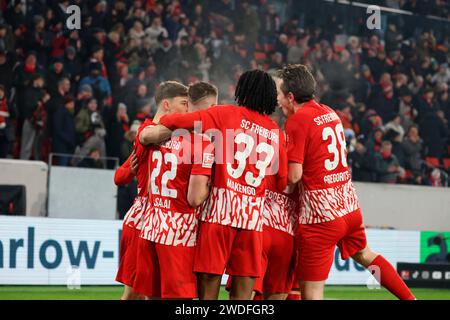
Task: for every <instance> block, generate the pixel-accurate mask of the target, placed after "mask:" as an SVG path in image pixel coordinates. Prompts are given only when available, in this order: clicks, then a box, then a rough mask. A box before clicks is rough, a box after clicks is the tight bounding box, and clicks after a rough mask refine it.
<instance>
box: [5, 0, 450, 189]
mask: <svg viewBox="0 0 450 320" xmlns="http://www.w3.org/2000/svg"><path fill="white" fill-rule="evenodd" d="M425 3H426V4H425ZM80 4H81V5H80V7H81V9H82V28H81V30H67V29H65V23H64V20H65V19H66V13H65V9H66V8H67V6H68V5H70V2H69V1H62V2H58V3H55V4H54V3H53V2H44V1H34V2H27V3H26V5H24V2H23V1H20V0H17V1H8V2H7V3H6V6H5V8H2V9H1V10H3V11H2V14H1V16H0V84H1V85H3V86H4V87H5V93H6V97H7V105H8V109H9V113H10V117H9V118H8V121H7V122H8V128H9V129H8V136H9V138H8V141H9V147H8V149H9V150H10V153H11V155H12V156H13V157H15V158H19V157H20V145H19V144H18V143H15V144H11V142H12V141H13V140H16V141H20V140H21V136H22V132H23V128H22V127H23V124H24V121H25V112H24V111H25V108H26V107H25V98H24V97H25V90H28V89H30V87H31V80H32V79H33V77H34V75H36V74H38V73H39V74H42V75H43V76H44V77H45V79H46V90H47V91H48V93H49V95H50V96H51V99H50V101H48V102H47V103H46V111H47V112H48V122H49V124H48V131H49V133H48V134H47V135H48V138H51V137H52V134H51V130H52V126H53V125H52V123H51V122H52V120H53V116H52V114H53V113H54V112H55V111H56V110H57V107H62V106H63V102H62V101H63V99H64V97H65V96H66V95H67V94H69V93H71V94H74V95H76V93H77V92H79V93H81V92H83V94H78V95H76V108H75V114H77V113H78V112H79V111H80V110H82V109H83V108H84V107H85V106H86V104H87V101H88V99H90V98H92V97H93V98H95V99H96V100H97V102H98V110H99V112H100V114H101V115H102V118H103V121H104V125H105V128H106V129H107V135H106V137H105V141H106V145H107V148H106V153H107V155H108V156H112V157H118V158H120V157H121V155H120V154H121V152H120V146H121V145H122V142H123V135H124V134H125V132H126V131H128V129H124V128H129V126H130V125H131V124H132V122H133V120H134V119H136V116H137V114H139V113H140V112H141V111H143V113H148V112H147V110H148V106H149V104H151V103H152V100H151V99H152V97H153V96H154V92H155V89H156V87H157V85H158V83H160V82H161V81H163V80H177V79H178V80H180V81H184V82H186V84H189V83H191V82H196V81H207V82H211V83H214V84H216V85H217V86H218V87H219V90H220V93H221V94H220V96H221V100H222V101H221V102H232V101H233V99H234V96H233V93H234V86H235V83H236V80H237V79H238V78H239V76H240V74H242V71H243V70H246V69H249V68H259V69H263V70H265V71H268V70H270V69H274V68H278V67H279V66H280V65H283V64H285V63H287V62H289V63H303V64H305V65H307V66H309V67H310V68H311V69H312V72H313V74H314V76H315V77H316V79H317V81H318V92H317V98H318V99H319V100H320V101H322V102H323V103H325V104H328V105H331V106H334V107H335V108H336V109H338V111H339V112H343V113H346V116H345V117H346V118H347V120H348V119H350V118H349V117H348V115H349V114H348V108H350V113H351V118H352V120H350V121H344V122H346V128H347V129H352V130H353V131H354V132H355V133H356V137H357V138H358V141H360V142H361V143H362V144H363V145H364V146H365V148H366V149H367V152H366V153H367V154H368V155H373V150H372V149H373V147H375V145H370V143H372V142H373V141H372V142H370V143H369V144H367V143H368V142H367V141H368V140H373V138H371V137H372V136H373V134H374V131H375V130H376V129H377V128H379V127H383V124H384V125H385V126H384V130H385V131H384V132H388V131H389V129H394V130H395V131H397V132H399V133H400V137H398V138H397V139H401V136H402V132H401V129H400V126H401V127H402V128H403V130H404V131H408V130H409V128H410V127H411V126H419V127H420V129H421V135H422V138H423V144H422V145H421V146H422V155H421V157H420V158H421V160H422V161H423V160H424V159H425V157H426V156H432V157H438V160H439V161H440V162H441V163H443V161H444V160H445V159H446V158H450V154H449V153H448V145H449V130H450V128H449V121H448V120H449V117H450V106H449V97H448V85H449V82H450V68H449V67H448V63H449V62H450V59H449V57H448V52H449V51H450V41H449V39H448V36H447V35H448V32H449V30H450V15H449V12H450V11H449V9H450V5H449V4H448V3H447V2H444V1H436V2H434V1H432V2H424V1H413V0H403V1H401V2H398V1H386V0H379V1H377V4H378V5H381V6H388V7H389V6H391V7H393V8H400V9H403V10H407V11H408V10H410V11H412V12H413V13H414V14H417V15H419V16H420V15H421V16H422V17H420V19H423V21H426V24H427V27H426V28H422V23H420V24H418V23H417V21H416V19H417V18H418V17H419V16H414V15H413V16H409V15H389V16H388V17H387V23H386V28H384V26H383V30H382V32H381V33H380V32H378V30H374V31H371V30H368V29H367V28H366V26H365V23H364V21H365V19H357V22H355V24H346V23H342V22H343V21H345V19H347V17H346V16H345V14H344V13H343V12H340V11H339V10H337V9H336V7H335V5H333V4H328V3H326V2H322V1H317V2H314V4H312V2H310V1H309V2H308V1H306V0H298V1H284V0H272V1H266V0H261V1H257V0H246V1H231V0H217V1H216V0H204V1H201V2H200V1H178V0H168V1H142V0H136V1H124V0H120V1H113V2H109V1H98V0H96V1H89V2H86V3H85V2H80ZM346 9H347V8H346ZM348 10H352V14H353V13H354V16H355V17H359V18H361V17H363V18H365V17H366V12H365V11H364V10H362V9H361V8H357V7H355V6H352V5H349V6H348ZM325 11H326V12H329V15H319V16H317V14H316V13H317V12H325ZM293 12H295V14H291V13H293ZM427 14H431V15H436V16H439V17H441V18H443V20H439V21H438V20H435V19H434V18H430V17H425V16H426V15H427ZM313 16H314V19H312V18H311V17H313ZM399 17H401V19H402V21H401V22H399V21H400V20H399V19H398V18H399ZM446 20H449V21H446ZM61 66H62V68H61ZM44 71H45V72H44ZM11 75H12V76H11ZM66 77H67V78H68V81H63V79H65V78H66ZM61 81H63V82H65V83H64V85H63V87H65V88H61V87H62V82H61ZM142 84H143V85H144V86H145V87H146V90H145V89H143V86H142ZM85 85H89V86H90V89H89V87H88V86H85ZM67 87H69V89H67ZM81 88H83V89H81ZM61 89H62V90H61ZM138 91H141V92H143V91H146V94H145V95H144V97H139V98H138V97H137V94H136V93H137V92H138ZM89 92H92V93H89ZM349 97H352V99H353V100H354V101H352V102H349V101H347V100H348V98H349ZM141 98H142V101H137V100H140V99H141ZM350 100H351V99H350ZM149 101H150V102H149ZM119 105H122V106H125V105H126V106H127V107H128V119H127V120H120V121H118V120H117V119H118V117H117V114H118V113H120V114H121V115H122V116H121V119H125V118H124V117H123V112H124V111H123V110H125V109H124V108H123V107H121V108H120V110H121V111H119V108H118V106H119ZM105 107H106V108H105ZM153 107H154V106H153ZM140 109H144V110H140ZM439 110H441V111H442V112H439ZM430 111H431V112H432V113H433V114H434V115H428V113H429V112H430ZM150 113H154V110H153V111H152V112H150ZM397 115H398V116H399V117H400V124H399V123H398V122H399V121H398V117H397ZM341 116H342V114H341ZM392 119H395V120H394V122H393V123H389V122H391V120H392ZM343 120H345V119H343ZM399 125H400V126H399ZM432 125H435V126H436V128H440V129H439V130H437V131H439V132H438V133H436V132H431V131H432V129H430V128H429V126H432ZM443 127H446V130H443ZM111 129H112V130H111ZM382 135H383V134H382ZM438 136H439V137H438ZM390 140H392V139H391V138H390ZM405 141H406V140H405ZM49 143H50V140H49V139H45V141H44V146H45V145H49ZM402 144H403V143H402ZM44 149H48V148H45V147H44ZM395 149H397V148H396V147H394V153H396V151H395ZM43 151H44V152H43V153H44V155H45V153H46V152H47V151H48V150H43ZM8 153H9V152H8ZM416 160H417V159H416ZM407 162H408V161H407ZM355 163H357V162H355ZM406 165H408V163H406ZM368 170H369V169H368ZM371 170H374V168H372V169H371ZM408 170H410V169H408ZM356 171H358V170H355V172H356ZM371 173H372V174H375V171H372V172H371ZM414 174H415V173H414ZM426 175H427V174H425V173H423V174H422V175H421V174H419V173H417V177H422V178H424V180H423V182H424V183H425V180H426V179H425V178H426ZM413 180H414V179H413ZM413 180H406V181H407V182H412V181H413ZM402 181H405V180H402ZM416 182H417V181H416Z"/></svg>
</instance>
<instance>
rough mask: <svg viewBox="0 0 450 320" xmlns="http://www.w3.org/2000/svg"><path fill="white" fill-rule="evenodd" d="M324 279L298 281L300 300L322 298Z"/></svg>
mask: <svg viewBox="0 0 450 320" xmlns="http://www.w3.org/2000/svg"><path fill="white" fill-rule="evenodd" d="M324 289H325V281H300V290H301V292H302V300H323V290H324Z"/></svg>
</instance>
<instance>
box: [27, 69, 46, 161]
mask: <svg viewBox="0 0 450 320" xmlns="http://www.w3.org/2000/svg"><path fill="white" fill-rule="evenodd" d="M43 88H44V78H43V76H41V75H39V74H38V75H35V76H34V77H33V81H32V84H31V86H29V87H27V88H26V89H25V94H24V110H23V112H24V114H23V116H24V118H25V121H24V123H23V128H22V143H21V147H20V159H23V160H29V159H30V158H31V155H32V153H34V159H35V160H41V159H42V156H41V151H42V147H43V142H44V139H45V131H46V126H47V112H46V110H45V104H46V103H47V102H48V100H49V99H50V95H49V94H48V93H46V92H45V90H44V89H43Z"/></svg>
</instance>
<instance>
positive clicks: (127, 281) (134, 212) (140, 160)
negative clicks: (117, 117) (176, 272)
mask: <svg viewBox="0 0 450 320" xmlns="http://www.w3.org/2000/svg"><path fill="white" fill-rule="evenodd" d="M152 124H154V123H153V121H152V120H150V119H146V120H145V121H144V123H143V124H142V125H141V126H140V127H139V129H138V132H137V136H136V138H135V141H134V145H133V154H132V155H131V156H130V157H129V158H128V159H127V161H126V162H125V163H124V164H123V165H122V166H121V167H120V168H118V169H117V171H116V174H115V177H114V180H115V182H116V183H118V182H122V183H125V184H126V183H127V182H130V181H131V179H130V177H131V178H132V176H131V175H132V173H133V170H132V169H131V168H132V167H131V166H133V168H134V170H135V172H136V177H137V188H138V190H137V196H136V198H135V200H134V203H133V205H132V206H131V208H130V209H129V210H128V212H127V214H126V215H125V217H124V219H123V227H122V235H121V239H120V261H119V269H118V271H117V275H116V281H118V282H121V283H123V284H124V285H125V289H124V293H123V295H122V300H134V299H140V295H138V294H136V293H135V292H134V291H133V288H132V287H133V283H134V279H135V277H136V262H137V240H138V238H139V234H140V233H141V229H142V219H143V214H144V212H145V210H146V208H147V204H148V187H147V186H148V156H149V148H147V147H144V146H142V145H141V144H140V143H139V141H138V137H139V134H140V133H141V132H142V130H143V129H144V128H145V127H147V126H149V125H152ZM133 160H134V162H133ZM128 170H129V171H128ZM120 180H122V181H120Z"/></svg>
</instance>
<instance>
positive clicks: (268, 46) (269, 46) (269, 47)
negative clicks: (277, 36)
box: [264, 43, 273, 52]
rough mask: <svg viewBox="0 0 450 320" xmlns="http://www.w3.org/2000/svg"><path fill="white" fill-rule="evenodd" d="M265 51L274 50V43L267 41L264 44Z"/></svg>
mask: <svg viewBox="0 0 450 320" xmlns="http://www.w3.org/2000/svg"><path fill="white" fill-rule="evenodd" d="M264 51H266V52H270V51H273V45H271V44H269V43H265V44H264Z"/></svg>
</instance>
